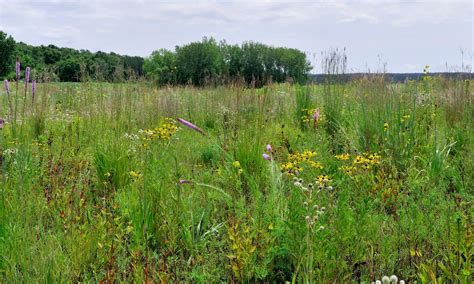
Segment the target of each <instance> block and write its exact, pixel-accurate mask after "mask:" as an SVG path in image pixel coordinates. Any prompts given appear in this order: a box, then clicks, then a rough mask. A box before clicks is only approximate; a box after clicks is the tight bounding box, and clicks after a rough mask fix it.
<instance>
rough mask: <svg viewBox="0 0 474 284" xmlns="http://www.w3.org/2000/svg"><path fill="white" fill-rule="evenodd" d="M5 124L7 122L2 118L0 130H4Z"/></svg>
mask: <svg viewBox="0 0 474 284" xmlns="http://www.w3.org/2000/svg"><path fill="white" fill-rule="evenodd" d="M4 124H5V120H3V118H0V129H3V125H4Z"/></svg>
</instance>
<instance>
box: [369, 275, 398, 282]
mask: <svg viewBox="0 0 474 284" xmlns="http://www.w3.org/2000/svg"><path fill="white" fill-rule="evenodd" d="M382 283H383V284H398V283H399V284H405V281H404V280H400V282H398V277H397V276H396V275H392V276H390V277H388V276H384V277H382V281H380V280H377V281H375V282H372V284H382Z"/></svg>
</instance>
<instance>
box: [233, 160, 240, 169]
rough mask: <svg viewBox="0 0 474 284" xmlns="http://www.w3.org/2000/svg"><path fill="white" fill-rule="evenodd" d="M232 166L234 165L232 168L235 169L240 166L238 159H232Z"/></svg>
mask: <svg viewBox="0 0 474 284" xmlns="http://www.w3.org/2000/svg"><path fill="white" fill-rule="evenodd" d="M232 166H234V168H236V169H239V168H240V162H239V161H234V162H233V163H232Z"/></svg>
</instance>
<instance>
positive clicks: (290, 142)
mask: <svg viewBox="0 0 474 284" xmlns="http://www.w3.org/2000/svg"><path fill="white" fill-rule="evenodd" d="M336 57H337V56H336ZM336 57H333V60H336V59H337V58H336ZM340 60H342V61H340ZM340 60H339V61H337V60H336V61H337V62H336V63H337V64H342V65H343V66H342V67H340V68H343V67H344V64H345V63H344V60H345V59H344V58H340ZM328 64H329V63H328ZM331 64H332V63H331ZM336 67H337V66H335V65H330V66H329V65H328V70H329V73H330V75H331V74H332V75H335V74H342V73H343V72H341V70H343V69H337V68H339V67H337V68H336ZM335 68H336V69H337V70H336V69H335ZM336 71H337V72H336ZM331 72H332V73H331ZM426 76H429V74H427V75H426ZM328 78H334V77H328ZM28 92H30V91H28ZM28 94H29V93H28ZM22 96H23V93H22V92H18V93H14V92H12V95H11V97H5V96H4V95H2V97H1V98H0V100H1V103H2V106H4V107H2V109H1V116H2V117H3V118H4V119H5V120H6V124H5V126H4V127H3V129H1V130H0V142H1V147H2V149H1V163H2V164H1V170H2V190H1V203H0V204H1V208H0V214H1V216H0V239H1V241H0V282H5V283H9V282H26V283H30V282H33V283H35V282H101V281H102V282H106V281H108V282H149V281H152V282H159V281H163V282H202V283H207V282H212V283H214V282H284V281H290V282H291V281H292V282H298V283H299V282H305V283H326V282H338V283H339V282H354V281H365V282H369V281H375V280H376V279H381V278H382V276H384V275H392V274H396V275H397V276H398V278H399V279H404V280H405V281H410V282H412V281H415V280H416V281H419V282H436V281H438V282H460V283H468V282H469V281H470V279H471V278H472V274H471V273H472V267H471V262H472V253H471V251H472V240H471V239H472V213H471V211H472V186H473V177H474V168H473V165H472V163H471V162H470V161H472V158H473V147H474V146H473V145H474V144H473V142H474V139H473V134H472V133H474V129H473V123H472V117H473V116H472V114H473V113H474V109H473V105H472V82H471V81H462V80H445V79H442V78H431V77H430V79H426V80H424V81H423V82H407V83H404V84H392V83H390V82H387V81H386V80H384V78H383V77H380V76H370V77H365V78H361V79H360V80H358V81H354V82H350V83H345V82H341V81H327V82H326V83H325V84H323V85H312V86H298V85H289V84H282V85H272V86H267V87H265V88H262V89H258V90H256V89H245V88H241V87H238V86H237V87H236V86H234V87H218V88H210V89H196V88H191V87H179V88H163V89H157V88H156V87H155V86H153V85H150V84H149V83H147V82H140V81H129V82H127V83H116V84H105V83H101V84H98V83H93V82H84V83H76V84H69V83H62V84H58V83H43V84H39V85H38V92H37V95H36V100H35V105H34V106H33V107H31V100H28V99H27V100H25V102H26V104H25V105H24V107H25V112H24V114H23V113H22V112H21V111H20V112H18V113H17V120H13V118H14V117H15V116H14V115H11V113H10V115H8V113H9V107H7V106H8V105H9V100H10V99H11V100H12V101H13V102H14V103H15V104H14V106H15V107H16V108H18V109H19V110H22V108H23V97H22ZM17 98H20V99H17ZM16 103H17V105H16ZM316 108H320V111H321V119H320V121H318V124H317V127H316V126H314V124H313V121H311V119H313V118H312V116H311V117H309V118H308V119H309V120H310V121H309V122H308V121H303V120H302V119H301V117H302V116H305V115H307V114H308V112H307V110H313V109H316ZM167 117H169V118H171V119H174V120H176V119H177V118H183V119H186V120H188V121H191V122H193V123H195V124H196V125H198V126H199V127H201V128H202V129H203V130H204V132H205V134H206V135H205V136H203V135H200V134H199V133H197V132H195V131H193V130H192V129H189V128H186V127H185V126H183V125H180V124H176V125H178V126H180V127H179V129H178V130H177V131H176V132H175V133H172V134H171V135H170V137H169V139H168V138H166V139H165V138H163V139H162V138H160V137H161V136H160V135H162V132H160V131H161V130H159V129H158V128H159V127H163V126H164V125H165V123H167V121H169V120H165V118H167ZM21 125H23V128H22V130H20V129H21V127H20V126H21ZM147 133H148V134H147ZM267 144H271V146H272V149H273V152H272V153H271V159H270V160H269V161H268V160H265V159H263V157H262V153H268V152H265V151H266V150H265V146H266V145H267ZM310 150H311V151H315V152H316V154H315V155H314V156H311V157H309V158H301V159H300V161H298V165H292V166H293V167H296V166H298V167H301V169H299V170H298V171H297V172H295V171H293V172H288V171H287V170H285V169H284V167H282V166H283V165H287V163H288V161H289V159H291V156H290V157H289V156H288V155H289V154H292V155H296V154H297V153H305V151H310ZM364 152H367V154H364ZM340 154H348V156H347V157H348V160H343V159H340V158H341V157H342V156H338V157H339V158H336V157H335V155H340ZM370 154H376V155H379V156H380V159H378V158H375V160H373V161H372V162H371V163H372V164H367V163H369V162H365V163H366V164H367V165H364V164H361V165H360V166H359V164H357V163H356V162H354V161H355V159H357V156H360V157H369V155H370ZM310 160H311V161H313V162H318V163H320V164H321V166H322V167H317V166H315V167H312V166H311V165H314V164H311V163H309V161H310ZM364 161H365V160H364ZM344 166H346V167H349V166H354V167H355V166H357V167H358V168H354V169H352V170H349V171H345V170H344V169H345V168H344ZM364 166H366V167H367V168H364ZM323 175H327V176H328V177H327V179H328V181H324V187H325V188H330V189H331V190H329V191H326V189H324V190H323V191H321V193H320V194H317V195H316V193H315V192H316V191H317V190H320V189H318V187H319V186H320V185H321V182H316V181H317V180H318V177H319V179H322V178H323V177H322V176H323ZM294 178H296V180H294ZM300 178H302V179H303V185H304V187H307V186H308V185H309V184H311V186H313V187H314V188H315V189H313V190H314V191H311V192H313V193H314V195H312V196H311V198H309V196H308V195H307V193H308V192H310V191H304V190H303V191H301V188H300V187H298V186H295V181H296V182H299V181H298V180H299V179H300ZM302 192H303V193H304V194H301V193H302ZM315 196H317V198H316V197H315ZM308 203H314V204H311V206H309V204H308ZM314 205H318V206H319V207H318V208H321V207H325V210H324V214H321V217H318V219H317V221H315V222H314V223H309V221H308V219H307V218H306V216H310V217H311V218H312V216H313V215H314V214H316V213H315V211H313V210H316V209H313V207H314ZM318 210H319V209H318Z"/></svg>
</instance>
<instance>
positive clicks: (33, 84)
mask: <svg viewBox="0 0 474 284" xmlns="http://www.w3.org/2000/svg"><path fill="white" fill-rule="evenodd" d="M31 94H32V96H33V99H35V94H36V80H33V81H32V82H31Z"/></svg>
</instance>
